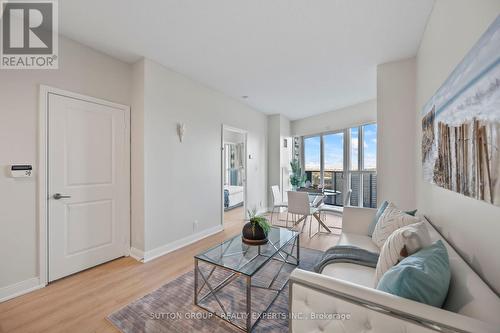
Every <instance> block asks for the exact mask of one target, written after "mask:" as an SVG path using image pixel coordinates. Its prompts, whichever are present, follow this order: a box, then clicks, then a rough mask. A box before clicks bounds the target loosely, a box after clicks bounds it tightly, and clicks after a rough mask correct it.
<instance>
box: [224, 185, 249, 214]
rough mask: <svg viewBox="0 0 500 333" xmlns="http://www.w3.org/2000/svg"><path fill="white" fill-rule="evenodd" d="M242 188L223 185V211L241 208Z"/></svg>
mask: <svg viewBox="0 0 500 333" xmlns="http://www.w3.org/2000/svg"><path fill="white" fill-rule="evenodd" d="M243 200H244V193H243V186H234V185H224V210H230V209H233V208H236V207H240V206H243Z"/></svg>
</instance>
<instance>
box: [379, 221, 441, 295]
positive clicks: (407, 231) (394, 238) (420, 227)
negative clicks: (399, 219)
mask: <svg viewBox="0 0 500 333" xmlns="http://www.w3.org/2000/svg"><path fill="white" fill-rule="evenodd" d="M431 243H432V241H431V236H430V235H429V231H428V230H427V227H426V226H425V224H424V223H423V222H418V223H414V224H410V225H407V226H405V227H402V228H399V229H397V230H396V231H394V232H393V233H392V234H390V235H389V238H387V241H386V242H385V243H384V246H383V247H382V251H380V256H379V257H378V262H377V268H376V270H375V286H374V287H375V288H376V287H377V285H378V282H379V281H380V279H381V278H382V275H384V273H385V272H387V271H388V270H389V269H390V268H391V267H392V266H394V265H396V264H398V263H399V261H401V260H402V259H403V258H405V257H407V256H410V255H412V254H414V253H415V252H418V251H419V250H420V249H422V248H424V247H427V246H429V245H431Z"/></svg>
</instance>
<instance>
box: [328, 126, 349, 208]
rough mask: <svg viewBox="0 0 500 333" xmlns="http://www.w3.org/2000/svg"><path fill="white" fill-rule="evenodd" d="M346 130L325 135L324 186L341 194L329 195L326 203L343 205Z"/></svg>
mask: <svg viewBox="0 0 500 333" xmlns="http://www.w3.org/2000/svg"><path fill="white" fill-rule="evenodd" d="M344 148H345V143H344V131H342V132H337V133H331V134H325V135H323V155H324V165H323V185H324V186H323V187H324V189H325V190H333V191H338V192H340V194H337V195H335V196H327V198H326V203H327V204H332V205H339V206H341V205H342V202H343V198H344V196H343V193H344V170H345V168H344V164H345V159H344V157H345V154H344Z"/></svg>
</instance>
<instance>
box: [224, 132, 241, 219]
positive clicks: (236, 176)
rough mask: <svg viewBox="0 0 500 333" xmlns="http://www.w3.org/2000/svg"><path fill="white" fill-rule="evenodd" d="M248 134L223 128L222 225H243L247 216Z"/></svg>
mask: <svg viewBox="0 0 500 333" xmlns="http://www.w3.org/2000/svg"><path fill="white" fill-rule="evenodd" d="M246 145H247V133H246V131H244V130H241V129H238V128H234V127H229V126H226V125H223V126H222V223H223V226H224V228H227V227H230V226H239V225H242V224H243V222H244V221H245V216H246V213H245V212H246V178H247V177H246V176H247V172H246V167H247V165H246V154H247V147H246Z"/></svg>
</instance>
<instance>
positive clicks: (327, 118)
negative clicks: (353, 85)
mask: <svg viewBox="0 0 500 333" xmlns="http://www.w3.org/2000/svg"><path fill="white" fill-rule="evenodd" d="M375 121H377V101H376V100H370V101H367V102H363V103H359V104H355V105H351V106H348V107H345V108H342V109H338V110H335V111H330V112H326V113H322V114H319V115H317V116H313V117H308V118H304V119H299V120H294V121H292V122H291V134H292V135H294V136H302V135H310V134H317V133H321V132H328V131H335V130H340V129H344V128H348V127H354V126H358V125H361V124H365V123H372V122H375Z"/></svg>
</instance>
